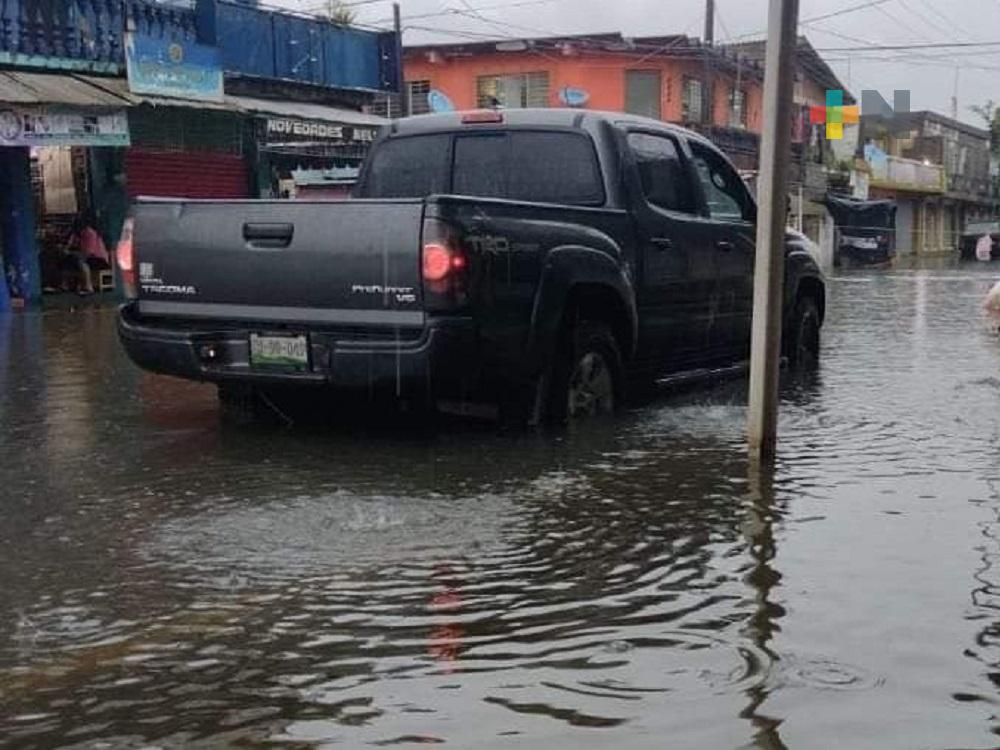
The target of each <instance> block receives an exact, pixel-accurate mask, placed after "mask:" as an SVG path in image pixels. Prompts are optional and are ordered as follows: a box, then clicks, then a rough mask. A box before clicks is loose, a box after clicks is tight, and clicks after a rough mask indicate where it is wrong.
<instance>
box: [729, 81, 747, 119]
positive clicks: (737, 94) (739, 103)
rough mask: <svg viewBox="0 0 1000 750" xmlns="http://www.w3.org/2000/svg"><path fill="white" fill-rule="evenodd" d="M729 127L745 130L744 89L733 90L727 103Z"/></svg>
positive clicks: (745, 107)
mask: <svg viewBox="0 0 1000 750" xmlns="http://www.w3.org/2000/svg"><path fill="white" fill-rule="evenodd" d="M729 126H730V127H732V128H745V127H746V126H747V92H746V90H745V89H733V92H732V95H731V97H730V102H729Z"/></svg>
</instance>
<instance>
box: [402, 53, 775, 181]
mask: <svg viewBox="0 0 1000 750" xmlns="http://www.w3.org/2000/svg"><path fill="white" fill-rule="evenodd" d="M403 59H404V75H405V79H406V84H405V103H406V105H407V111H408V113H409V114H421V113H426V112H430V111H432V109H434V108H435V107H437V108H438V109H441V108H449V107H452V108H456V109H475V108H478V107H493V106H501V107H508V108H510V107H586V108H588V109H596V110H607V111H613V112H628V113H631V114H637V115H643V116H646V117H652V118H654V119H658V120H666V121H668V122H676V123H681V124H684V125H686V126H688V127H691V128H693V129H697V130H700V131H703V132H705V133H706V134H708V135H710V136H711V137H712V138H713V139H714V140H715V141H716V143H718V144H719V146H720V147H722V148H723V149H724V150H725V151H727V153H728V154H729V156H730V157H731V158H732V159H733V161H734V162H735V163H736V164H737V166H738V167H739V168H741V169H746V170H754V169H756V168H757V164H758V160H759V154H758V152H759V133H760V130H761V123H762V116H763V113H762V111H761V101H762V90H763V71H762V69H761V67H760V66H759V65H757V64H756V63H753V62H743V63H741V61H740V60H739V59H737V58H736V56H734V55H731V54H727V53H726V51H725V50H723V49H719V48H714V47H711V46H707V45H704V44H701V43H700V42H699V41H698V40H697V39H692V38H689V37H686V36H669V37H637V38H631V39H627V38H625V37H623V36H622V35H621V34H601V35H590V36H568V37H551V38H545V39H530V40H524V41H517V42H512V41H497V42H476V43H472V44H446V45H429V46H419V47H407V48H406V49H405V50H404V58H403Z"/></svg>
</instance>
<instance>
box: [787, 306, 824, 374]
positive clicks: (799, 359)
mask: <svg viewBox="0 0 1000 750" xmlns="http://www.w3.org/2000/svg"><path fill="white" fill-rule="evenodd" d="M819 353H820V319H819V305H817V304H816V300H815V299H813V298H812V297H811V296H808V295H806V296H802V297H799V298H798V299H797V300H796V301H795V309H794V310H793V312H792V319H791V321H790V322H789V327H788V331H787V333H786V335H785V356H786V357H787V358H788V364H789V366H790V367H792V368H793V369H796V370H812V369H815V368H816V366H817V365H818V364H819Z"/></svg>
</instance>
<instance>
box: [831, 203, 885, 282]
mask: <svg viewBox="0 0 1000 750" xmlns="http://www.w3.org/2000/svg"><path fill="white" fill-rule="evenodd" d="M824 205H825V206H826V207H827V209H828V210H829V211H830V215H831V216H833V220H834V223H835V224H836V226H837V234H838V241H837V247H836V249H835V250H834V263H835V265H838V266H839V265H843V264H849V265H853V266H881V265H886V264H888V263H891V262H892V259H893V258H895V257H896V203H895V201H890V200H879V201H865V200H859V199H857V198H847V197H840V196H835V195H828V196H827V197H826V200H825V201H824Z"/></svg>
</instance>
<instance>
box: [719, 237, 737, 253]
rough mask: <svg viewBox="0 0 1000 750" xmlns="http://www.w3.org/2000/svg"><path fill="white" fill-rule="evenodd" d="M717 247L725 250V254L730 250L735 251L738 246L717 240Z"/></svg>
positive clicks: (727, 241)
mask: <svg viewBox="0 0 1000 750" xmlns="http://www.w3.org/2000/svg"><path fill="white" fill-rule="evenodd" d="M715 246H716V247H717V248H719V250H724V251H725V252H729V251H730V250H734V249H735V248H736V245H734V244H733V243H732V242H730V241H729V240H717V241H716V243H715Z"/></svg>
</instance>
